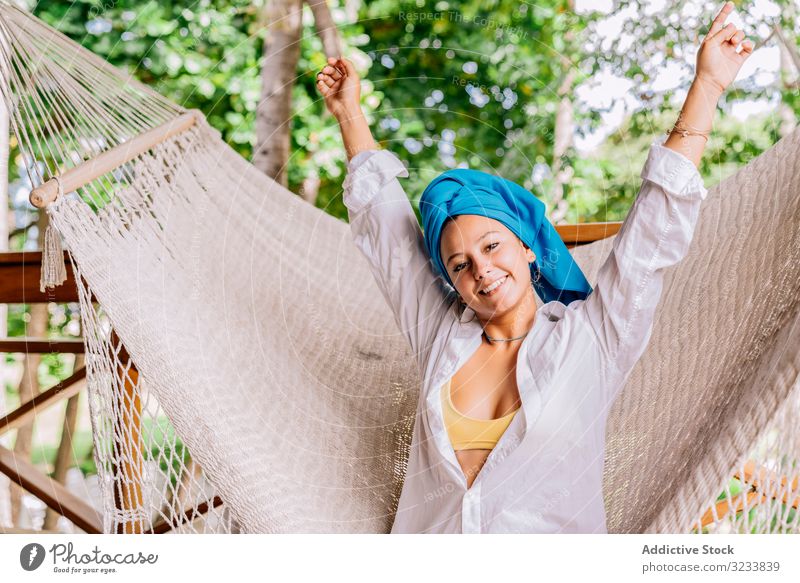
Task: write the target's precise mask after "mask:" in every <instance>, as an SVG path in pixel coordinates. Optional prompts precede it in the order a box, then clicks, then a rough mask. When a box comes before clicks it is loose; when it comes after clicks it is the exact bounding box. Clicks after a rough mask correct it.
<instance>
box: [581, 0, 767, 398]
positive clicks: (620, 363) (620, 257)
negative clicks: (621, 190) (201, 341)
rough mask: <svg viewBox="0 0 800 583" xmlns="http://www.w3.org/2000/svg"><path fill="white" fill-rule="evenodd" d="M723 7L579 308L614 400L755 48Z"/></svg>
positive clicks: (678, 256)
mask: <svg viewBox="0 0 800 583" xmlns="http://www.w3.org/2000/svg"><path fill="white" fill-rule="evenodd" d="M731 10H732V5H731V4H730V3H727V4H726V5H725V6H724V7H723V8H722V10H721V11H720V13H719V14H718V15H717V17H716V18H715V19H714V22H713V23H712V25H711V27H710V28H709V33H708V35H707V36H706V38H705V39H704V41H703V45H702V46H701V48H700V51H699V52H698V57H697V70H696V71H697V72H696V75H695V79H694V81H693V83H692V86H691V88H690V89H689V92H688V94H687V97H686V102H685V104H684V106H683V108H682V110H681V115H680V116H679V119H678V122H677V123H676V126H675V127H674V128H673V130H672V131H671V132H670V134H669V137H668V138H667V137H666V136H662V137H661V138H659V139H657V140H655V142H654V143H653V144H652V145H651V148H650V152H649V153H648V157H647V162H646V163H645V165H644V168H643V170H642V173H641V177H642V179H643V182H642V186H641V189H640V190H639V193H638V195H637V197H636V200H635V202H634V204H633V207H632V208H631V210H630V211H629V213H628V216H627V217H626V218H625V221H624V222H623V224H622V227H621V228H620V231H619V232H618V233H617V236H616V238H615V240H614V243H613V245H612V250H611V253H610V254H609V257H608V259H607V260H606V262H605V263H604V264H603V266H602V267H601V269H600V272H599V274H598V280H597V283H596V285H595V287H594V290H593V292H592V293H591V295H590V296H589V297H588V298H587V299H586V300H585V302H584V303H583V305H581V306H579V310H583V311H584V312H585V315H586V319H587V321H588V322H589V325H590V327H591V328H592V330H593V332H594V334H595V337H596V339H597V341H598V344H599V346H600V349H601V351H602V352H603V354H604V355H605V357H606V359H607V361H608V363H609V364H610V366H611V367H612V369H613V370H614V371H616V372H617V373H618V374H617V375H613V376H612V378H615V379H616V381H617V382H616V384H614V385H613V386H610V387H608V391H609V394H608V397H609V398H613V397H614V396H615V395H616V391H617V390H618V389H619V388H620V387H621V385H622V384H623V383H624V380H625V378H627V376H628V374H629V373H630V371H631V369H632V368H633V366H634V365H635V364H636V362H637V361H638V360H639V358H640V357H641V355H642V354H643V353H644V351H645V349H646V347H647V343H648V341H649V339H650V335H651V333H652V329H653V323H654V318H655V312H656V307H657V306H658V303H659V300H660V298H661V291H662V285H663V279H664V275H665V272H666V270H667V269H668V268H669V267H671V266H674V265H676V264H677V263H679V262H680V261H681V260H682V259H683V258H684V257H685V255H686V253H687V252H688V249H689V245H690V243H691V240H692V237H693V234H694V229H695V225H696V223H697V218H698V216H699V212H700V206H701V203H702V201H703V200H704V199H705V198H706V195H707V193H708V191H707V190H706V188H705V187H704V185H703V181H702V179H701V177H700V174H699V172H698V170H697V167H698V166H699V163H700V160H701V158H702V154H703V149H704V147H705V143H706V139H705V137H704V134H707V133H708V132H709V131H710V129H711V126H712V122H713V116H714V113H715V111H716V106H717V102H718V100H719V98H720V96H721V95H722V92H723V91H724V90H725V89H726V88H727V86H728V85H729V84H730V83H731V82H732V81H733V79H734V78H735V77H736V74H737V73H738V71H739V68H740V67H741V64H742V63H743V62H744V60H745V59H746V58H747V56H748V55H749V53H750V51H752V43H750V42H749V41H744V42H743V43H742V52H741V53H736V51H735V48H736V46H737V45H738V44H739V43H740V42H742V40H743V39H744V34H743V33H742V32H741V31H737V30H736V28H735V27H734V26H732V25H729V26H728V27H723V23H724V22H725V19H726V18H727V17H728V15H729V14H730V12H731Z"/></svg>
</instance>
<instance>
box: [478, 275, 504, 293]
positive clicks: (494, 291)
mask: <svg viewBox="0 0 800 583" xmlns="http://www.w3.org/2000/svg"><path fill="white" fill-rule="evenodd" d="M507 279H508V276H507V275H504V276H503V277H501V278H500V279H498V280H495V281H493V282H492V283H491V284H489V285H488V286H486V287H491V286H492V285H495V284H496V283H497V282H498V281H499V282H501V283H500V284H499V285H498V286H497V287H496V288H494V289H493V290H492V291H490V292H485V291H480V292H478V293H480V294H481V295H483V296H493V295H494V294H496V293H497V291H498V290H499V289H500V288H501V287H503V286H504V285H505V284H506V280H507Z"/></svg>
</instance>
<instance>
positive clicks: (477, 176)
mask: <svg viewBox="0 0 800 583" xmlns="http://www.w3.org/2000/svg"><path fill="white" fill-rule="evenodd" d="M419 209H420V214H421V215H422V228H423V231H424V236H425V245H426V246H427V248H428V254H429V255H430V257H431V259H432V260H433V264H434V266H435V267H436V269H437V270H438V271H439V273H440V274H441V275H442V276H443V277H444V278H445V280H447V282H448V283H449V284H450V285H451V286H453V288H455V286H454V285H453V282H452V280H451V279H450V276H449V275H448V273H447V268H446V267H445V265H444V263H443V262H442V257H441V252H440V244H441V239H442V230H443V226H444V223H445V221H446V220H447V219H448V218H449V217H455V216H458V215H481V216H484V217H489V218H491V219H495V220H496V221H499V222H501V223H502V224H503V225H505V226H506V227H507V228H508V229H509V230H510V231H511V232H512V233H514V234H515V235H516V236H517V237H519V239H520V240H521V241H522V242H523V243H525V244H526V245H527V246H528V247H529V248H530V249H531V250H532V251H533V252H534V254H535V255H536V259H535V261H534V262H533V263H532V264H531V282H532V284H533V287H534V289H535V290H536V293H537V294H538V295H539V297H540V298H541V299H542V301H543V302H544V303H548V302H551V301H555V300H558V301H560V302H562V303H563V304H565V305H569V303H570V302H573V301H575V300H583V299H586V297H587V296H588V295H589V294H590V293H592V287H591V286H590V285H589V282H588V281H586V277H585V276H584V275H583V272H582V271H581V269H580V267H578V264H577V263H575V260H574V259H572V255H571V254H570V252H569V250H568V249H567V246H566V245H564V242H563V241H562V240H561V237H560V236H559V234H558V233H557V232H556V230H555V228H554V227H553V225H552V224H551V223H550V221H549V220H547V217H545V205H544V203H543V202H542V201H540V200H539V199H537V198H536V197H535V196H534V195H533V194H531V193H530V192H529V191H528V190H526V189H525V188H523V187H521V186H520V185H518V184H516V183H514V182H511V181H510V180H506V179H505V178H500V177H497V176H492V175H491V174H487V173H486V172H481V171H480V170H471V169H467V168H456V169H453V170H447V171H446V172H443V173H442V174H440V175H439V176H437V177H436V178H435V179H433V180H432V181H431V182H430V184H428V186H427V187H426V188H425V191H424V192H423V193H422V197H421V199H420V203H419Z"/></svg>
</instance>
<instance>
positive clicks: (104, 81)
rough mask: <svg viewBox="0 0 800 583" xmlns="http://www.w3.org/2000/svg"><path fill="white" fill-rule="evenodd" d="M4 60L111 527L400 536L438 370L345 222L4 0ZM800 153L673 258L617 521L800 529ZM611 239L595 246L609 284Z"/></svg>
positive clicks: (624, 461)
mask: <svg viewBox="0 0 800 583" xmlns="http://www.w3.org/2000/svg"><path fill="white" fill-rule="evenodd" d="M0 51H1V52H2V56H1V61H2V62H0V81H1V82H0V89H1V90H2V97H3V99H4V100H5V102H6V104H7V105H8V107H9V110H10V112H11V121H12V128H13V131H14V133H15V135H16V137H17V139H18V142H19V145H20V148H21V151H22V152H23V153H24V155H25V156H26V160H28V162H29V163H28V164H27V167H28V169H29V173H30V178H31V181H32V183H33V184H34V185H41V188H39V189H37V192H44V193H45V194H47V193H49V195H48V196H49V197H50V199H52V196H53V195H54V194H58V196H57V197H56V198H55V200H54V201H50V199H48V198H47V196H46V197H45V199H46V200H44V201H43V202H42V206H43V207H46V209H47V213H48V215H49V219H50V224H51V229H52V231H51V232H50V233H48V238H47V241H48V248H47V249H46V253H45V256H46V257H45V266H44V267H45V268H46V269H45V270H44V272H45V274H46V275H45V278H46V280H47V281H46V283H49V284H51V285H52V284H55V283H58V281H59V280H60V272H61V267H60V266H59V264H58V261H57V260H56V258H57V257H59V256H60V254H59V253H58V251H59V241H60V239H63V241H64V243H65V246H66V248H67V250H68V253H69V256H70V257H71V259H72V262H73V265H74V268H75V271H76V279H77V281H78V282H79V283H78V285H79V293H80V298H81V317H82V323H83V330H84V335H85V343H86V366H87V374H88V390H89V398H90V399H89V401H90V409H91V415H92V424H93V431H94V441H95V450H94V451H95V461H96V465H97V469H98V472H99V476H100V478H101V484H102V491H103V500H104V508H103V517H104V530H105V531H106V532H112V533H113V532H165V531H169V532H387V531H389V530H390V527H391V525H392V522H393V516H394V512H395V509H396V507H397V502H398V498H399V494H400V490H401V487H402V483H403V479H404V475H405V468H406V460H407V457H408V452H409V445H410V440H411V430H412V427H413V422H414V415H415V410H416V403H417V397H418V393H419V387H420V385H421V383H420V376H419V372H418V371H417V370H416V368H415V365H414V359H413V358H412V357H411V354H410V350H409V348H408V346H407V345H406V344H405V341H404V339H403V337H402V336H401V334H400V332H399V330H398V329H397V326H396V324H395V322H394V318H393V316H392V314H391V312H390V311H389V308H388V307H387V306H386V305H385V304H384V302H383V299H382V297H381V296H380V293H379V291H378V288H377V286H376V284H375V283H374V281H373V280H372V276H371V274H370V271H369V268H368V266H367V263H366V261H365V260H364V259H363V258H362V257H361V256H360V255H359V252H358V251H357V249H356V247H355V246H354V245H353V243H352V240H351V236H350V232H349V227H348V225H347V224H346V223H344V222H342V221H339V220H337V219H335V218H333V217H331V216H329V215H327V214H325V213H323V212H321V211H320V210H318V209H316V208H314V207H312V206H311V205H309V204H307V203H306V202H304V201H303V200H301V199H300V198H299V197H297V196H295V195H294V194H292V193H291V192H289V191H287V190H285V189H283V188H282V187H280V186H279V185H277V184H276V183H275V182H273V181H272V180H271V179H269V178H267V177H266V176H265V175H263V174H262V173H260V172H259V171H257V170H256V169H255V168H254V167H252V166H251V165H250V164H249V163H248V162H247V161H245V160H244V159H242V158H241V157H240V156H239V155H238V154H236V153H235V152H234V151H233V150H232V149H231V148H229V147H228V146H227V145H226V144H225V143H224V142H223V141H222V140H221V139H220V136H219V134H218V133H217V132H216V131H215V130H214V129H212V128H211V127H210V126H209V125H208V124H207V123H206V121H205V119H204V118H203V116H202V115H200V114H198V113H197V112H187V111H185V110H184V109H182V108H181V107H179V106H177V105H175V104H174V103H171V102H169V101H168V100H166V99H165V98H163V97H162V96H160V95H158V94H156V93H154V92H153V91H152V90H150V89H149V88H147V87H146V86H143V85H141V84H139V83H138V82H136V81H135V80H133V79H132V78H131V77H130V76H129V75H127V74H125V73H124V72H122V71H119V70H117V69H115V68H113V67H111V66H110V65H109V64H108V63H106V62H104V61H103V60H102V59H99V58H97V57H96V56H95V55H92V54H91V53H90V52H88V51H86V50H84V49H82V48H81V47H79V46H78V45H76V44H75V43H74V42H72V41H71V40H69V39H68V38H66V37H65V36H63V35H61V34H60V33H58V32H57V31H55V30H53V29H51V28H49V27H48V26H46V25H44V24H43V23H42V22H40V21H39V20H37V19H35V18H34V17H32V16H30V15H28V14H26V13H23V12H21V11H19V10H17V9H16V8H14V7H12V6H9V5H7V4H5V3H2V4H0ZM153 136H160V137H159V138H158V139H154V138H153ZM143 137H144V138H146V139H143ZM142 144H145V147H143V146H142ZM148 144H149V145H148ZM121 152H122V153H121ZM799 159H800V133H798V132H795V133H793V134H791V135H789V136H787V137H786V138H784V139H783V140H781V141H780V142H779V143H778V144H776V145H775V146H774V147H773V148H772V149H770V150H769V151H768V152H766V153H764V154H763V155H762V156H760V157H758V158H757V159H755V160H753V161H752V163H750V164H749V165H748V166H747V167H745V168H743V169H742V170H741V171H739V172H737V173H736V174H735V175H734V176H732V177H730V178H728V179H726V180H724V181H723V182H722V184H720V185H719V186H718V187H716V188H714V189H713V190H711V192H710V193H709V196H708V199H707V200H706V201H705V203H704V205H703V207H702V212H701V216H700V219H699V222H698V225H699V226H698V229H697V231H696V233H695V237H694V240H693V243H692V247H691V250H690V252H689V255H688V257H687V258H686V259H685V260H684V261H683V262H681V264H680V265H679V266H677V267H676V268H675V269H674V270H672V271H671V272H670V273H668V274H667V277H666V281H665V285H664V293H663V296H662V301H661V304H660V307H659V311H658V315H657V321H656V324H655V329H654V331H653V335H652V338H651V341H650V344H649V347H648V349H647V351H646V352H645V354H644V356H643V357H642V359H641V361H640V362H639V363H638V364H637V366H636V368H635V370H634V372H633V374H632V375H631V377H630V378H629V380H628V382H627V384H626V386H625V387H624V389H623V390H622V391H621V393H620V396H619V398H618V400H617V401H616V402H615V405H614V407H613V410H612V411H611V415H610V418H609V425H608V444H607V458H606V465H605V475H604V496H605V504H606V512H607V522H608V528H609V531H610V532H676V533H679V532H699V531H702V532H706V531H707V532H797V531H798V530H800V522H799V521H800V519H798V515H797V512H796V508H797V504H798V496H800V492H798V484H797V482H798V472H800V470H799V469H798V459H800V432H799V431H798V430H797V422H798V419H800V388H799V387H800V385H799V384H798V370H800V326H799V325H798V321H797V320H798V317H799V314H800V301H799V300H800V298H799V297H798V296H800V289H798V283H799V282H800V257H799V256H800V232H799V230H798V224H800V196H798V193H800V167H799V166H800V162H799V161H798V160H799ZM87 161H88V162H87ZM54 177H58V180H57V181H56V180H54V179H53V178H54ZM87 177H88V178H87ZM59 193H60V194H59ZM612 242H613V239H611V238H609V239H606V240H603V241H599V242H596V243H593V244H591V245H588V246H586V247H581V248H578V249H577V250H575V251H574V256H575V257H576V259H577V261H578V262H579V264H580V265H581V267H582V268H583V269H584V270H585V273H586V274H587V277H588V278H589V280H590V281H594V278H595V277H596V273H597V271H598V269H599V267H600V265H601V264H602V262H603V261H604V260H605V258H606V257H607V256H608V253H609V251H610V249H611V244H612Z"/></svg>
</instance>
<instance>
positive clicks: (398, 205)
mask: <svg viewBox="0 0 800 583" xmlns="http://www.w3.org/2000/svg"><path fill="white" fill-rule="evenodd" d="M321 82H322V83H323V84H324V85H325V87H326V88H327V89H320V91H321V92H322V93H323V95H325V96H326V105H327V106H328V109H329V111H331V113H333V114H334V116H335V117H336V119H337V120H338V121H339V127H340V129H341V131H342V139H343V141H344V145H345V149H346V150H347V157H348V160H349V162H348V167H347V176H346V178H345V181H344V185H343V186H344V204H345V206H346V207H347V210H348V215H349V219H350V230H351V233H352V235H353V241H354V243H355V244H356V246H357V247H358V248H359V250H360V251H361V253H362V254H363V255H364V257H365V258H366V259H367V262H368V264H369V267H370V270H371V272H372V275H373V277H374V279H375V281H376V283H377V284H378V288H379V289H380V292H381V294H382V295H383V297H384V300H385V301H386V303H387V305H388V306H389V307H390V308H391V310H392V313H393V314H394V317H395V322H396V323H397V325H398V327H399V329H400V331H401V333H402V334H403V336H404V337H405V338H406V340H407V342H408V344H409V346H410V347H411V349H412V351H413V352H414V354H415V356H416V357H417V362H418V364H419V365H420V368H423V367H424V365H425V363H426V361H427V356H428V354H429V353H430V347H431V343H432V342H433V340H434V338H435V334H436V331H437V330H438V328H439V326H440V324H441V322H442V320H443V318H444V317H445V316H446V315H447V313H448V307H449V300H448V294H447V288H446V287H445V285H444V282H443V281H442V279H441V278H440V277H439V276H438V275H436V274H435V273H434V271H433V267H432V265H431V263H430V260H429V258H428V253H427V250H426V248H425V243H424V239H423V236H422V230H421V229H420V227H419V223H418V222H417V217H416V215H415V214H414V209H413V208H412V207H411V202H410V201H409V199H408V196H407V195H406V193H405V191H404V190H403V188H402V186H401V185H400V182H399V181H398V179H397V177H398V176H401V177H407V176H408V170H406V168H405V166H404V165H403V163H402V162H401V161H400V159H399V158H398V157H397V156H395V155H394V154H393V153H392V152H389V151H387V150H382V149H380V148H379V146H378V145H377V144H376V143H375V140H374V139H373V137H372V132H371V131H370V129H369V126H368V125H367V122H366V118H365V117H364V115H363V112H362V111H361V107H360V103H359V94H358V89H357V87H354V86H358V85H359V82H358V77H357V75H356V72H355V70H354V69H353V67H352V63H350V62H349V61H347V60H345V59H341V60H339V61H334V62H331V63H330V64H329V65H328V66H326V67H325V69H323V71H322V74H321ZM337 89H338V93H337ZM337 95H339V97H337ZM348 95H349V97H346V96H348ZM343 96H344V97H343ZM340 99H342V100H343V101H339V100H340ZM422 372H424V371H422Z"/></svg>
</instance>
